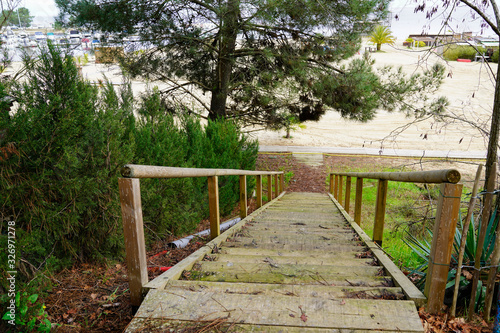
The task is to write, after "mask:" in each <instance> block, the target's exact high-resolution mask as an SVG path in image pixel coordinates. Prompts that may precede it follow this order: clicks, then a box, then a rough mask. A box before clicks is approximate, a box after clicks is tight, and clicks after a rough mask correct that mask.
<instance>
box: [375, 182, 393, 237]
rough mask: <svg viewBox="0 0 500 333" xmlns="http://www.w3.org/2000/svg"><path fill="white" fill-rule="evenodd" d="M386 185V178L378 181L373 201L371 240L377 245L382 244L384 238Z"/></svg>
mask: <svg viewBox="0 0 500 333" xmlns="http://www.w3.org/2000/svg"><path fill="white" fill-rule="evenodd" d="M388 186H389V181H388V180H379V181H378V187H377V202H376V203H375V223H374V225H373V241H374V242H375V243H377V244H378V245H382V241H383V238H384V220H385V207H386V203H387V189H388Z"/></svg>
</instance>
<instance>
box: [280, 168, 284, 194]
mask: <svg viewBox="0 0 500 333" xmlns="http://www.w3.org/2000/svg"><path fill="white" fill-rule="evenodd" d="M284 190H285V173H282V174H280V193H281V192H283V191H284Z"/></svg>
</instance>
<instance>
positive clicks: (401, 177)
mask: <svg viewBox="0 0 500 333" xmlns="http://www.w3.org/2000/svg"><path fill="white" fill-rule="evenodd" d="M337 174H338V175H341V176H351V177H359V178H368V179H382V180H393V181H396V182H409V183H424V184H440V183H454V184H456V183H458V182H459V181H460V177H461V175H460V172H458V170H455V169H446V170H432V171H411V172H338V173H337Z"/></svg>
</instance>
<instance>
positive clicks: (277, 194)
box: [274, 174, 280, 198]
mask: <svg viewBox="0 0 500 333" xmlns="http://www.w3.org/2000/svg"><path fill="white" fill-rule="evenodd" d="M278 184H279V182H278V174H275V175H274V197H275V198H277V197H278V196H279V195H280V189H279V185H278Z"/></svg>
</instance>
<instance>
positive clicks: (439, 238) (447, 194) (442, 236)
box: [424, 183, 462, 313]
mask: <svg viewBox="0 0 500 333" xmlns="http://www.w3.org/2000/svg"><path fill="white" fill-rule="evenodd" d="M461 194H462V184H447V183H443V184H441V187H440V194H439V198H438V203H437V210H436V220H435V222H434V233H433V237H432V246H431V252H430V254H429V267H428V268H427V277H426V280H425V289H424V294H425V296H426V297H427V311H429V312H430V313H438V312H440V311H441V307H442V306H443V301H444V292H445V288H446V281H447V277H448V270H449V268H450V267H449V265H450V260H451V252H452V250H453V239H454V236H455V228H456V226H457V220H458V213H459V210H460V197H461Z"/></svg>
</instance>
